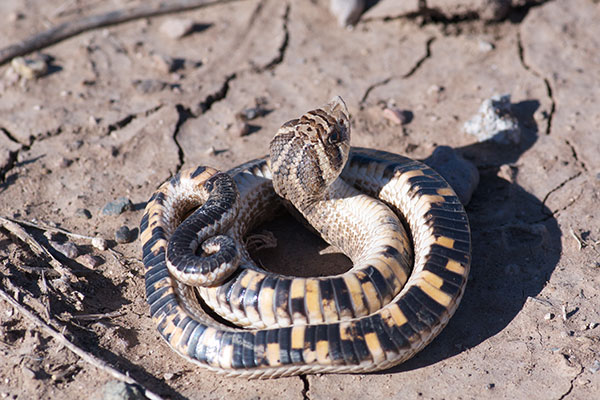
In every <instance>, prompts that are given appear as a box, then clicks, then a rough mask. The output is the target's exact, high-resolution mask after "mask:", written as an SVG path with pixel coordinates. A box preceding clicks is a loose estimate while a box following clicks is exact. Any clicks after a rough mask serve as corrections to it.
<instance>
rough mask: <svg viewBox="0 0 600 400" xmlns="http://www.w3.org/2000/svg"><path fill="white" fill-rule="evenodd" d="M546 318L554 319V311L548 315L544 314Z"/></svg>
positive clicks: (548, 319) (547, 319)
mask: <svg viewBox="0 0 600 400" xmlns="http://www.w3.org/2000/svg"><path fill="white" fill-rule="evenodd" d="M544 319H545V320H546V321H550V320H551V319H554V314H552V313H550V312H549V313H547V314H546V315H544Z"/></svg>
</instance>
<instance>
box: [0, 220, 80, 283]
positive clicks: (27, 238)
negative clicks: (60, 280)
mask: <svg viewBox="0 0 600 400" xmlns="http://www.w3.org/2000/svg"><path fill="white" fill-rule="evenodd" d="M0 225H2V226H3V227H4V228H5V229H6V230H8V231H9V232H10V233H12V234H13V235H15V236H16V237H18V238H19V239H20V240H22V241H23V242H25V243H27V244H28V245H29V247H30V248H31V250H32V251H33V252H34V253H36V254H37V255H38V256H40V257H46V258H48V259H49V263H50V265H51V266H52V268H54V270H55V271H56V272H58V273H59V274H60V275H61V276H62V277H64V278H66V280H67V281H68V282H76V281H77V277H76V276H75V274H73V273H72V272H71V271H70V270H69V269H68V268H67V267H65V266H64V265H63V264H62V263H61V262H60V261H58V260H57V259H56V258H54V256H53V255H52V254H51V253H50V252H49V251H48V250H47V249H46V248H45V247H44V246H42V245H41V244H40V243H39V242H38V241H37V240H35V239H34V237H33V236H31V235H30V234H29V233H27V231H25V229H23V228H22V227H21V226H20V225H19V224H18V223H16V222H13V221H11V220H10V219H8V218H4V217H0Z"/></svg>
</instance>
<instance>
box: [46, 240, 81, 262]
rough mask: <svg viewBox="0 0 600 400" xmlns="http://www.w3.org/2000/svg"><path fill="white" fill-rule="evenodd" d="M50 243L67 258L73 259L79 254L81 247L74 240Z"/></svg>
mask: <svg viewBox="0 0 600 400" xmlns="http://www.w3.org/2000/svg"><path fill="white" fill-rule="evenodd" d="M50 244H51V245H52V247H54V248H55V249H56V250H57V251H59V252H60V253H62V254H63V255H64V256H65V257H67V258H71V259H73V258H76V257H77V256H78V255H79V249H78V248H77V246H76V245H75V243H73V242H64V243H59V242H53V241H51V242H50Z"/></svg>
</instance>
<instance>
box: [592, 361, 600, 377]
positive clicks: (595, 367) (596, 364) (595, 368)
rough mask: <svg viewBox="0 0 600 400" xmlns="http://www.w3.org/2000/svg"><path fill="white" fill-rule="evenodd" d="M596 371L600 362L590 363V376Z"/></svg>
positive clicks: (598, 369)
mask: <svg viewBox="0 0 600 400" xmlns="http://www.w3.org/2000/svg"><path fill="white" fill-rule="evenodd" d="M598 371H600V361H598V360H594V362H593V363H592V366H591V367H590V372H591V373H592V374H595V373H596V372H598Z"/></svg>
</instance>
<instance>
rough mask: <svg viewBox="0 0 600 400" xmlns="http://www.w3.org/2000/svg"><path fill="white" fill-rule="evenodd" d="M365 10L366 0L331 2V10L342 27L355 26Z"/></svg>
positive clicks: (335, 0) (332, 0) (337, 0)
mask: <svg viewBox="0 0 600 400" xmlns="http://www.w3.org/2000/svg"><path fill="white" fill-rule="evenodd" d="M364 9H365V2H364V0H331V2H330V3H329V10H330V11H331V13H332V14H333V15H334V16H335V17H336V19H337V20H338V24H339V25H340V26H352V25H355V24H356V23H357V22H358V20H359V18H360V16H361V14H362V12H363V10H364Z"/></svg>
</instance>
